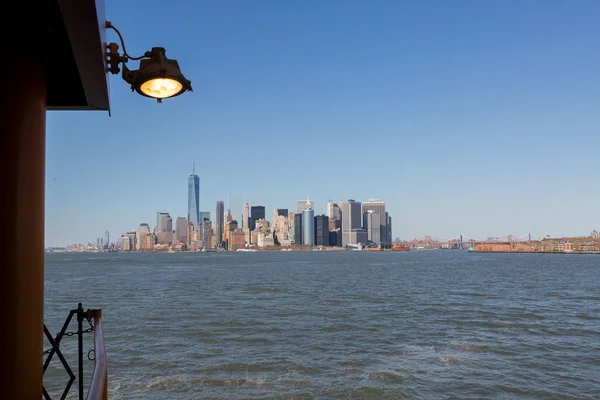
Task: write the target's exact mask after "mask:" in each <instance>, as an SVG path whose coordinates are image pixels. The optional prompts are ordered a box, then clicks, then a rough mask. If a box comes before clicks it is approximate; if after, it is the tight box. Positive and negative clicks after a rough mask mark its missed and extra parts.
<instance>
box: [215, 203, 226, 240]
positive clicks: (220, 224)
mask: <svg viewBox="0 0 600 400" xmlns="http://www.w3.org/2000/svg"><path fill="white" fill-rule="evenodd" d="M216 214H217V215H216V217H215V224H216V226H215V238H216V239H215V240H216V246H217V247H218V246H219V245H220V244H221V242H222V241H223V231H224V228H225V221H224V217H225V204H224V203H223V200H219V201H217V211H216Z"/></svg>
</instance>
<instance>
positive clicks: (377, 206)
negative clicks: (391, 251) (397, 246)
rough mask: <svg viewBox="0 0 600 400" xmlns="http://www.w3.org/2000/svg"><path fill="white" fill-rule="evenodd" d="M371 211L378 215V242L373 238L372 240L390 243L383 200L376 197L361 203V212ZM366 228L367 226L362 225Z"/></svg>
mask: <svg viewBox="0 0 600 400" xmlns="http://www.w3.org/2000/svg"><path fill="white" fill-rule="evenodd" d="M368 211H373V213H375V214H378V215H379V226H380V228H379V229H380V233H379V242H376V241H375V240H373V242H375V243H377V244H378V245H380V244H382V243H383V244H388V243H391V240H390V238H388V237H387V236H388V230H387V217H386V216H385V215H386V212H385V201H381V200H377V199H369V201H364V202H363V203H362V212H363V213H365V212H368ZM364 228H365V229H367V227H364Z"/></svg>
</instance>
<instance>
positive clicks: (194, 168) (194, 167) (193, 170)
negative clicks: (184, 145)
mask: <svg viewBox="0 0 600 400" xmlns="http://www.w3.org/2000/svg"><path fill="white" fill-rule="evenodd" d="M195 173H196V160H194V162H192V174H195Z"/></svg>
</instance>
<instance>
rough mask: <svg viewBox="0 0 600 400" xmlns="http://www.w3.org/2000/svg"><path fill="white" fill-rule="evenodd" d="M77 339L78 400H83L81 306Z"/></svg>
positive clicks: (78, 310)
mask: <svg viewBox="0 0 600 400" xmlns="http://www.w3.org/2000/svg"><path fill="white" fill-rule="evenodd" d="M77 339H78V343H77V345H78V348H79V368H78V369H79V400H83V306H82V305H81V303H79V305H78V307H77Z"/></svg>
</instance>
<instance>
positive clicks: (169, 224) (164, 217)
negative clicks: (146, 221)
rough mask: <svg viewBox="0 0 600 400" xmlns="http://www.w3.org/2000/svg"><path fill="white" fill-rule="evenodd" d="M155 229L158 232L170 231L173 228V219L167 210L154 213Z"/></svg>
mask: <svg viewBox="0 0 600 400" xmlns="http://www.w3.org/2000/svg"><path fill="white" fill-rule="evenodd" d="M156 230H157V231H158V232H171V231H172V230H173V220H172V219H171V215H169V213H168V212H160V211H159V212H157V213H156Z"/></svg>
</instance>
